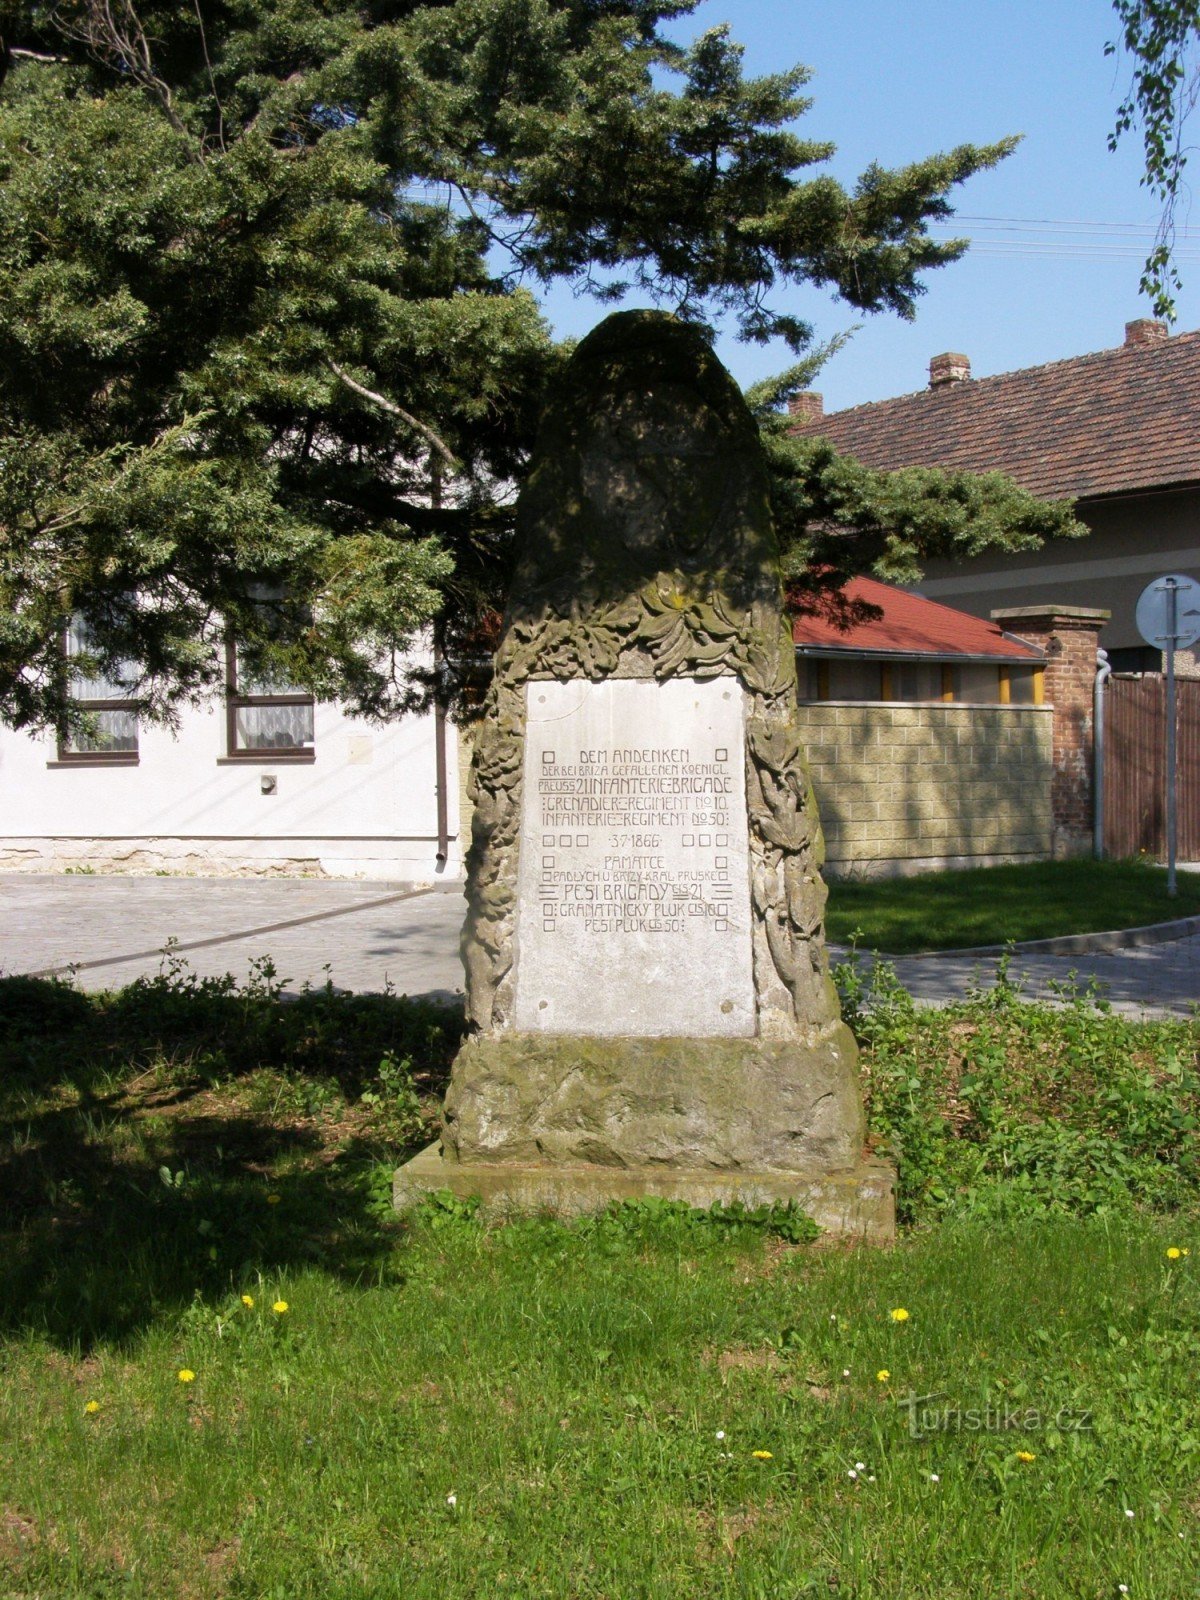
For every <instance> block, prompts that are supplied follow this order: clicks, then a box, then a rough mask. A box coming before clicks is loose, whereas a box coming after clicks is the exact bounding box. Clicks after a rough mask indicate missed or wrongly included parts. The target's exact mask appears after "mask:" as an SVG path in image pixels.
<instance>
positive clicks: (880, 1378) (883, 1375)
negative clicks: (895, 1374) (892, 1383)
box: [875, 1367, 891, 1383]
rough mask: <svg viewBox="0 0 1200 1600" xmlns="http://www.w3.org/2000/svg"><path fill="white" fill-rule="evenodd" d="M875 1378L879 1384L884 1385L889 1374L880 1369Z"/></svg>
mask: <svg viewBox="0 0 1200 1600" xmlns="http://www.w3.org/2000/svg"><path fill="white" fill-rule="evenodd" d="M875 1377H876V1379H877V1380H878V1381H879V1382H880V1383H886V1382H887V1381H888V1379H889V1378H890V1377H891V1373H890V1372H889V1371H888V1369H887V1368H886V1367H880V1369H879V1371H878V1372H877V1373H876V1374H875Z"/></svg>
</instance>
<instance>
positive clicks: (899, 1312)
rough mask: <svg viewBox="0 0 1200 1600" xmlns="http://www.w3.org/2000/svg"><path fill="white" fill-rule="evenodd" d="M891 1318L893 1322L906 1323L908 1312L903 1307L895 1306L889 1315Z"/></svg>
mask: <svg viewBox="0 0 1200 1600" xmlns="http://www.w3.org/2000/svg"><path fill="white" fill-rule="evenodd" d="M891 1318H892V1321H893V1322H907V1321H908V1312H907V1311H906V1310H905V1309H904V1307H903V1306H897V1307H896V1309H895V1310H894V1311H893V1312H892V1313H891Z"/></svg>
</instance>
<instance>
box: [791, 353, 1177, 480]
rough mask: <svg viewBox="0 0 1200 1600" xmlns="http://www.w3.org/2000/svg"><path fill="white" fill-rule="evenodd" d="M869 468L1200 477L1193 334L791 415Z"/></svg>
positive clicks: (1020, 475)
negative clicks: (810, 414) (845, 407)
mask: <svg viewBox="0 0 1200 1600" xmlns="http://www.w3.org/2000/svg"><path fill="white" fill-rule="evenodd" d="M794 431H795V432H796V433H800V434H819V435H821V436H823V437H824V438H827V439H829V440H830V442H831V443H832V444H833V445H834V446H835V447H836V448H837V449H838V450H839V451H840V452H841V453H842V454H843V455H849V456H854V457H855V458H856V459H857V460H859V461H861V462H862V463H863V464H864V465H865V466H870V467H884V468H896V467H910V466H923V467H946V468H951V469H961V470H964V471H969V472H987V471H993V470H999V471H1002V472H1007V473H1008V474H1010V476H1011V477H1013V478H1015V479H1016V481H1017V482H1018V483H1019V484H1021V485H1022V486H1023V487H1024V488H1026V489H1029V490H1031V491H1032V492H1033V493H1034V494H1038V495H1041V496H1043V497H1044V498H1046V499H1050V500H1055V499H1073V498H1090V497H1092V496H1095V495H1106V494H1122V493H1125V494H1128V493H1130V492H1133V491H1136V490H1139V489H1151V488H1165V487H1166V486H1167V485H1169V484H1180V483H1188V482H1194V481H1197V480H1200V332H1197V333H1181V334H1176V335H1175V337H1174V338H1171V339H1164V340H1162V341H1161V342H1158V343H1153V344H1135V345H1122V346H1120V347H1119V348H1118V349H1116V350H1098V351H1096V352H1095V353H1094V354H1093V355H1087V356H1075V357H1073V358H1072V359H1071V360H1069V361H1053V362H1051V363H1050V364H1049V365H1048V366H1044V367H1027V368H1026V369H1025V370H1024V371H1022V372H1005V373H1001V374H999V375H998V376H997V377H994V378H975V379H967V380H965V381H963V382H961V383H950V384H945V385H943V386H941V387H939V388H936V389H924V390H922V391H921V392H920V393H919V394H906V395H900V396H899V397H898V398H897V399H895V400H879V401H876V402H874V403H873V404H871V405H864V406H854V407H852V408H851V409H850V410H848V411H835V412H831V413H830V414H829V415H828V416H824V417H812V418H807V419H802V420H798V421H797V423H796V425H795V429H794Z"/></svg>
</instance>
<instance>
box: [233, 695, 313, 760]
mask: <svg viewBox="0 0 1200 1600" xmlns="http://www.w3.org/2000/svg"><path fill="white" fill-rule="evenodd" d="M235 731H236V735H237V748H238V749H239V750H297V749H301V748H304V747H307V746H309V745H311V744H312V742H313V708H312V706H311V705H308V706H238V708H237V710H236V712H235Z"/></svg>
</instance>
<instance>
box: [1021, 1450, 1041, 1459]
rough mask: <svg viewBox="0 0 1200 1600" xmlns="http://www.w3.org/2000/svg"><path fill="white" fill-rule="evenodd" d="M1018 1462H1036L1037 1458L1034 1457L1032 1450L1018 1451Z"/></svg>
mask: <svg viewBox="0 0 1200 1600" xmlns="http://www.w3.org/2000/svg"><path fill="white" fill-rule="evenodd" d="M1017 1460H1018V1461H1036V1460H1037V1457H1036V1456H1035V1455H1034V1453H1033V1451H1032V1450H1018V1451H1017Z"/></svg>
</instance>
